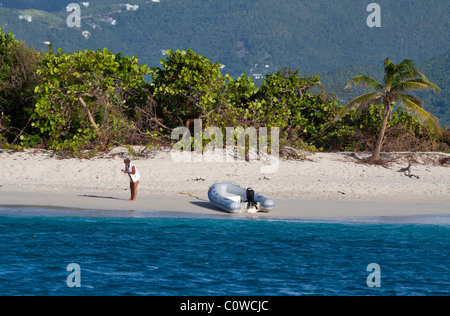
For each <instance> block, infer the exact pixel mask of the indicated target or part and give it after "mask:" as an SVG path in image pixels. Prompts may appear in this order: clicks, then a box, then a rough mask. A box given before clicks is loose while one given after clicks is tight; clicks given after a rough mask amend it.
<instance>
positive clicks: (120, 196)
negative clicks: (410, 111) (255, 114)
mask: <svg viewBox="0 0 450 316" xmlns="http://www.w3.org/2000/svg"><path fill="white" fill-rule="evenodd" d="M136 151H137V152H138V151H139V149H138V148H137V149H136ZM369 156H370V153H348V152H341V153H307V152H305V153H304V158H303V159H300V160H280V161H279V165H278V169H277V170H276V171H275V172H273V173H267V174H264V173H261V166H263V165H264V162H262V161H251V162H245V161H239V162H179V163H177V162H174V160H173V159H172V158H171V155H170V152H169V151H154V152H152V153H151V155H150V156H148V157H145V158H142V157H135V158H133V157H132V156H131V155H130V154H129V153H128V150H127V149H126V148H120V147H118V148H115V149H113V150H112V151H110V152H108V153H105V154H103V155H100V156H97V157H95V158H91V159H76V158H71V159H59V157H58V155H54V154H52V153H51V152H49V151H42V150H27V151H24V152H9V151H0V205H34V206H52V207H66V208H72V209H89V210H105V211H108V210H111V211H113V210H117V211H136V212H138V211H139V212H145V211H158V212H161V211H162V212H166V211H167V212H189V213H197V214H209V215H220V216H230V217H236V216H237V217H242V216H244V217H272V218H328V217H329V218H336V217H361V216H407V215H426V214H450V168H449V166H450V162H449V157H450V155H449V154H444V153H385V154H383V158H384V159H386V160H388V161H390V162H389V163H388V165H386V166H375V165H368V164H364V163H363V162H362V161H361V159H363V158H366V157H369ZM124 158H131V160H132V162H133V163H134V164H135V165H136V167H137V168H138V170H139V172H140V174H141V181H140V183H139V187H138V195H137V201H135V202H130V201H128V199H129V197H130V191H129V178H128V176H127V175H126V174H124V173H122V172H121V169H123V167H124V164H123V159H124ZM408 165H409V169H408V168H407V167H408ZM216 182H232V183H235V184H237V185H240V186H242V187H248V186H251V187H252V188H253V189H254V190H255V191H256V192H258V193H260V194H262V195H264V196H267V197H270V198H272V199H273V200H274V201H275V203H276V207H275V209H274V210H273V211H272V212H270V213H257V214H238V215H231V214H227V213H224V212H222V211H220V210H219V209H217V208H215V207H214V206H212V205H211V204H210V203H209V201H208V198H207V191H208V189H209V187H210V186H211V185H212V184H213V183H216Z"/></svg>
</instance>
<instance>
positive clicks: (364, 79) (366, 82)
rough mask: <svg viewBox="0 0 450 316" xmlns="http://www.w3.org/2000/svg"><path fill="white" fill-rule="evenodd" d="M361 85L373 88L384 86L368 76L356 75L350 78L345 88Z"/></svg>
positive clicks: (379, 88)
mask: <svg viewBox="0 0 450 316" xmlns="http://www.w3.org/2000/svg"><path fill="white" fill-rule="evenodd" d="M357 85H360V86H363V87H367V88H374V89H375V90H383V89H384V87H383V85H382V84H381V83H379V82H378V81H376V80H375V79H373V78H371V77H369V76H364V75H361V76H356V77H354V78H353V79H352V80H350V81H349V82H348V83H347V85H346V86H345V89H347V88H351V87H354V86H357Z"/></svg>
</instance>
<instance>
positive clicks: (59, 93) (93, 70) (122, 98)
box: [32, 49, 148, 151]
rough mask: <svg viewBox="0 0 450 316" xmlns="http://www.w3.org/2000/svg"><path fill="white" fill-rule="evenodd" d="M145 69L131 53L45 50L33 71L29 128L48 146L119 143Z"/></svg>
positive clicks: (130, 125)
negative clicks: (35, 76) (34, 81)
mask: <svg viewBox="0 0 450 316" xmlns="http://www.w3.org/2000/svg"><path fill="white" fill-rule="evenodd" d="M147 73H148V69H147V67H146V66H145V65H139V64H138V59H137V57H135V56H133V57H128V56H122V55H121V54H113V53H111V52H110V51H109V50H107V49H104V50H102V51H100V50H98V51H91V50H86V51H84V52H83V51H78V52H75V53H73V54H66V53H63V52H62V51H61V50H59V51H58V53H57V54H54V53H53V52H49V53H48V54H47V55H46V57H45V59H44V60H43V62H42V67H41V68H40V69H39V70H38V74H40V75H41V76H42V79H43V83H42V84H41V85H39V86H37V87H36V89H35V93H36V95H37V102H36V105H35V109H34V112H33V115H32V120H33V123H32V126H33V127H34V128H35V129H36V131H37V132H38V133H39V135H40V136H41V137H42V138H43V139H44V140H45V141H46V142H48V146H49V148H52V149H72V150H74V151H76V150H77V149H78V148H79V147H82V146H85V145H87V144H88V143H90V142H92V143H93V144H96V145H99V147H100V148H103V149H104V148H106V147H107V146H108V145H111V144H112V143H113V142H119V143H120V142H124V141H125V140H126V137H127V134H128V132H129V131H130V130H132V129H134V124H133V121H132V118H133V116H135V107H136V106H137V105H136V104H129V103H131V102H130V101H132V100H138V99H140V98H141V99H142V94H143V93H144V92H145V86H146V83H145V80H144V76H145V75H146V74H147Z"/></svg>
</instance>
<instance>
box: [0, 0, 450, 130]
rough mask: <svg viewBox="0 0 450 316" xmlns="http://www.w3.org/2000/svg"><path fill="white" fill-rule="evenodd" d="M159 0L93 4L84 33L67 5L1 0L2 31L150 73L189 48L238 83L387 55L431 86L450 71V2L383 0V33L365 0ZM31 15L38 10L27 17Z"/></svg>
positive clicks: (436, 107) (441, 101)
mask: <svg viewBox="0 0 450 316" xmlns="http://www.w3.org/2000/svg"><path fill="white" fill-rule="evenodd" d="M154 1H155V0H153V1H152V0H133V1H132V3H131V4H134V5H139V7H138V9H137V10H136V11H127V9H126V7H125V5H124V3H123V1H121V0H93V1H89V6H88V7H85V6H83V5H81V18H82V20H81V28H80V29H77V28H69V27H68V26H67V25H66V19H67V17H68V16H69V14H70V13H68V12H66V11H65V7H66V5H67V4H68V3H69V2H70V1H67V0H49V1H35V0H2V4H3V6H2V7H0V27H2V28H3V31H4V32H5V31H6V32H7V31H11V32H12V33H13V34H15V35H16V38H17V39H19V40H23V41H25V42H26V43H27V44H28V45H32V46H34V47H36V48H37V49H39V50H45V49H47V46H46V44H44V43H43V42H47V41H49V42H51V43H52V45H53V47H54V48H62V49H63V50H64V51H66V52H70V51H76V50H84V49H86V48H89V49H99V48H100V49H101V48H104V47H108V48H109V49H110V50H111V51H113V52H121V53H123V54H128V55H137V56H138V57H139V60H140V62H142V63H146V64H148V65H149V66H158V65H159V64H158V63H159V60H161V59H163V58H164V55H163V53H164V50H166V49H183V50H187V49H189V48H191V49H193V50H194V51H195V52H197V53H200V54H202V55H204V56H206V57H208V58H209V59H210V60H211V61H214V62H215V61H218V62H220V63H222V64H224V65H225V69H224V72H226V73H228V74H230V75H231V76H233V77H235V78H236V77H238V76H239V75H240V74H241V73H246V74H248V75H252V77H253V79H254V80H255V82H256V83H257V84H259V83H260V82H261V79H258V78H262V76H263V75H264V74H266V73H274V72H276V71H277V70H278V69H281V68H283V67H290V68H293V69H301V70H302V73H303V74H312V73H319V74H322V73H329V72H332V71H338V70H339V69H345V71H347V70H348V69H349V68H348V67H355V65H367V66H368V67H370V66H375V67H377V69H380V68H381V67H382V62H383V60H384V59H385V58H386V57H390V58H391V60H394V61H397V62H400V61H401V60H403V59H405V58H409V59H413V60H415V61H416V62H417V63H418V64H419V65H422V64H423V65H424V66H423V67H424V69H422V71H423V72H424V73H425V74H427V75H429V77H430V80H433V75H431V73H430V72H431V70H433V69H438V71H439V73H437V74H435V76H436V78H437V80H440V81H441V85H442V84H443V85H444V86H441V88H443V89H446V87H447V83H448V80H447V69H448V67H447V68H445V67H443V66H444V65H442V66H439V67H437V66H436V65H437V64H439V65H440V64H441V63H442V62H443V61H442V56H444V63H445V55H443V54H445V53H446V52H448V50H449V49H450V46H449V42H450V41H449V27H448V25H449V16H450V2H449V1H447V0H436V1H433V2H427V1H422V0H383V1H381V0H380V1H378V2H377V3H379V4H380V6H381V21H382V22H381V23H382V24H381V27H380V28H369V27H368V26H367V24H366V19H367V16H368V15H369V12H367V11H366V8H367V5H368V3H369V2H368V1H354V0H341V1H338V2H337V1H330V0H315V1H299V0H284V1H274V0H227V1H218V0H189V1H185V0H160V2H154ZM29 9H33V10H39V11H23V10H29ZM20 14H28V15H30V16H32V17H33V20H32V22H27V21H26V20H20V19H19V18H18V15H20ZM113 21H114V22H113ZM83 31H88V32H89V33H86V32H85V33H84V34H85V36H83V35H82V32H83ZM437 56H441V57H437ZM446 56H447V57H446V58H447V59H446V62H447V64H448V53H447V55H446ZM427 67H429V69H430V71H427V69H428V68H427ZM436 67H437V68H436ZM354 69H355V68H354ZM338 72H339V71H338ZM348 79H350V78H346V80H348ZM436 83H438V84H439V82H436ZM426 97H427V98H429V100H427V101H429V102H432V103H433V104H432V107H431V108H430V109H433V110H432V112H433V111H434V113H440V114H441V115H447V114H446V113H448V112H446V110H445V108H446V107H448V101H447V99H446V98H443V97H434V96H428V95H427V96H426ZM442 109H444V110H442ZM445 120H448V118H446V119H445ZM447 122H448V121H447Z"/></svg>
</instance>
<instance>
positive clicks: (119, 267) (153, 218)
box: [0, 207, 450, 296]
mask: <svg viewBox="0 0 450 316" xmlns="http://www.w3.org/2000/svg"><path fill="white" fill-rule="evenodd" d="M106 215H108V216H106ZM183 216H186V215H183V214H177V213H171V215H170V214H169V213H166V214H163V213H150V212H148V213H145V212H140V213H137V212H134V213H133V212H122V213H121V212H98V211H79V210H56V209H42V208H34V209H31V208H23V207H22V208H21V207H15V208H11V207H9V208H6V207H0V295H155V296H159V295H164V296H173V295H177V296H178V295H180V296H186V295H189V296H191V295H192V296H213V295H214V296H241V295H242V296H249V295H250V296H266V295H270V296H290V295H295V296H297V295H446V296H447V295H449V294H450V259H449V251H450V223H449V217H446V216H442V217H435V218H433V217H427V218H426V219H425V218H422V219H420V218H419V219H417V218H415V219H413V220H411V219H408V220H403V221H402V219H401V218H396V219H393V220H390V219H389V220H387V219H386V218H384V219H381V218H379V219H377V220H375V219H372V220H369V221H367V220H364V221H363V220H358V219H355V220H352V221H349V220H333V221H331V220H330V221H326V220H322V221H312V220H276V219H271V220H255V219H240V218H233V217H220V218H219V217H217V218H216V217H202V216H197V217H196V216H191V217H187V218H184V217H183ZM423 223H425V224H423ZM70 264H76V265H75V266H74V267H73V266H70ZM370 264H377V266H376V267H377V268H372V266H369V265H370ZM368 266H369V268H368Z"/></svg>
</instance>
